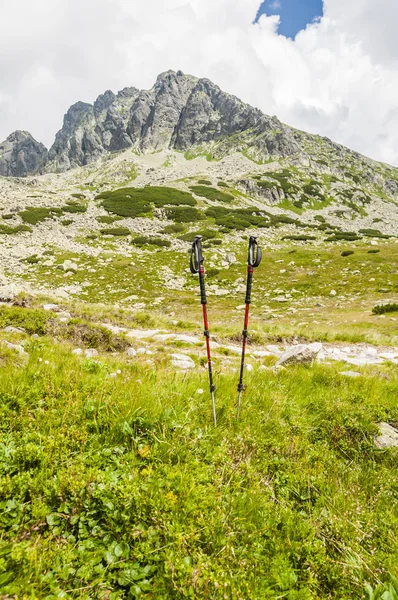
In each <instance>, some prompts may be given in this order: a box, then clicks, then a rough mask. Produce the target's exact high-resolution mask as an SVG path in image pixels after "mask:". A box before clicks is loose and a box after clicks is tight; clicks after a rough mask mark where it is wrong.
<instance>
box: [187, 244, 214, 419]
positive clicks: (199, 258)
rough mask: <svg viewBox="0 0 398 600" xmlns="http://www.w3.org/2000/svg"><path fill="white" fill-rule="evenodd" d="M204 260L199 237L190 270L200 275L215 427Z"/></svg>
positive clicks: (193, 248)
mask: <svg viewBox="0 0 398 600" xmlns="http://www.w3.org/2000/svg"><path fill="white" fill-rule="evenodd" d="M203 263H204V258H203V253H202V236H201V235H197V236H196V237H195V241H194V242H193V244H192V250H191V260H190V269H191V273H193V274H194V275H196V274H198V273H199V284H200V299H201V304H202V307H203V321H204V326H205V332H204V334H205V337H206V349H207V365H208V368H209V379H210V393H211V400H212V405H213V419H214V425H217V415H216V401H215V397H214V392H215V391H216V386H215V385H214V383H213V368H212V363H211V354H210V332H209V322H208V320H207V299H206V289H205V268H204V266H203Z"/></svg>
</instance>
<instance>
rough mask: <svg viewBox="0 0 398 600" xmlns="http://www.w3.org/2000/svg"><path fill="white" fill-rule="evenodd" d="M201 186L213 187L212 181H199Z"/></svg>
mask: <svg viewBox="0 0 398 600" xmlns="http://www.w3.org/2000/svg"><path fill="white" fill-rule="evenodd" d="M198 183H199V185H212V183H211V181H209V180H208V179H198Z"/></svg>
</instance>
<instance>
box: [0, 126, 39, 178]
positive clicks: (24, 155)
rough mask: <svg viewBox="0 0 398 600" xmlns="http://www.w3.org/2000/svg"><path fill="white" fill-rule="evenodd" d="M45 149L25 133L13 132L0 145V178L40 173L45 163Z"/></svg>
mask: <svg viewBox="0 0 398 600" xmlns="http://www.w3.org/2000/svg"><path fill="white" fill-rule="evenodd" d="M47 154H48V151H47V148H46V147H45V146H43V144H40V143H39V142H37V141H36V140H35V139H34V138H33V137H32V136H31V135H30V133H28V132H27V131H14V133H12V134H11V135H9V136H8V138H7V139H6V140H5V141H4V142H2V143H1V144H0V176H2V177H10V176H11V177H26V176H27V175H34V174H36V173H40V172H41V171H42V170H43V168H44V166H45V164H46V162H47Z"/></svg>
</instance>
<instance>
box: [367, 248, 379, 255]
mask: <svg viewBox="0 0 398 600" xmlns="http://www.w3.org/2000/svg"><path fill="white" fill-rule="evenodd" d="M379 252H380V250H379V249H377V248H373V249H371V250H368V254H378V253H379Z"/></svg>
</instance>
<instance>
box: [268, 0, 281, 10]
mask: <svg viewBox="0 0 398 600" xmlns="http://www.w3.org/2000/svg"><path fill="white" fill-rule="evenodd" d="M269 7H270V8H271V9H272V10H278V9H279V8H282V4H281V2H280V0H274V1H273V2H271V3H270V5H269Z"/></svg>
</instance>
